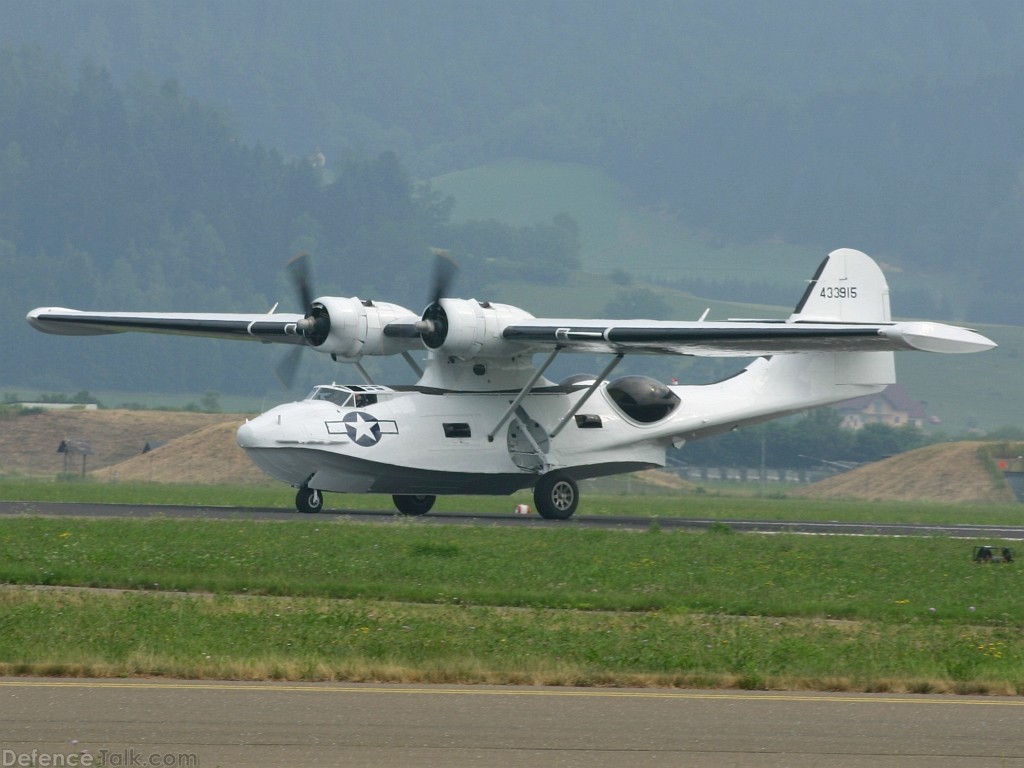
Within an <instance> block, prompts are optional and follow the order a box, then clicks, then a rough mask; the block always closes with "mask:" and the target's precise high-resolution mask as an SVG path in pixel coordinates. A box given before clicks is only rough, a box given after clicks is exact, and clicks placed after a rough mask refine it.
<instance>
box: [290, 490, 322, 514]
mask: <svg viewBox="0 0 1024 768" xmlns="http://www.w3.org/2000/svg"><path fill="white" fill-rule="evenodd" d="M295 508H296V509H297V510H299V512H304V513H306V514H312V513H314V512H321V511H323V508H324V495H323V493H322V492H321V491H320V490H318V489H317V488H299V492H298V493H297V494H295Z"/></svg>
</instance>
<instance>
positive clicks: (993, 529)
mask: <svg viewBox="0 0 1024 768" xmlns="http://www.w3.org/2000/svg"><path fill="white" fill-rule="evenodd" d="M0 515H47V516H50V515H52V516H69V517H171V518H196V517H199V518H211V519H225V520H238V519H248V520H315V519H331V518H339V517H340V518H348V519H352V520H365V521H372V522H381V523H386V522H398V521H410V520H415V521H416V522H418V523H422V524H424V525H480V524H490V525H522V526H526V525H540V526H550V525H562V526H564V525H575V526H581V527H589V528H627V529H635V530H646V529H647V528H649V527H650V526H651V525H652V524H654V523H657V525H659V526H660V527H662V528H689V529H694V530H700V529H705V528H709V527H710V526H712V525H716V524H717V525H722V524H726V525H728V526H730V527H731V528H732V529H733V530H736V531H743V532H751V533H805V534H821V535H850V536H949V537H952V538H964V539H986V538H988V539H1008V540H1024V526H1019V525H887V524H882V523H839V522H792V521H765V520H704V519H696V518H679V517H645V516H643V515H638V516H631V517H611V516H588V515H575V516H573V517H572V518H571V519H570V520H544V519H543V518H541V517H539V516H537V515H530V516H520V515H498V514H493V513H491V514H473V513H469V512H460V513H454V512H449V513H446V512H443V511H438V512H431V513H430V514H428V515H424V516H423V517H415V518H410V517H406V516H404V515H399V514H397V513H396V512H392V511H386V512H385V511H381V510H357V509H339V510H325V511H324V512H320V513H318V514H316V515H304V514H301V513H299V512H294V511H291V510H284V509H260V508H251V507H186V506H172V505H141V504H99V503H77V502H37V501H0Z"/></svg>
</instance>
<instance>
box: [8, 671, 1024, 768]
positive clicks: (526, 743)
mask: <svg viewBox="0 0 1024 768" xmlns="http://www.w3.org/2000/svg"><path fill="white" fill-rule="evenodd" d="M0 712H2V713H3V715H2V724H0V750H2V753H0V754H2V755H3V756H4V759H5V760H8V762H6V763H4V764H5V765H8V764H13V765H16V764H18V763H16V762H11V761H10V760H11V759H20V756H21V755H30V754H31V752H32V750H37V755H44V754H46V755H49V756H51V762H50V763H49V764H50V765H55V764H64V765H73V764H74V763H73V762H70V761H68V760H67V756H68V755H72V754H76V755H81V754H82V753H83V752H88V754H89V755H90V756H92V757H93V758H96V757H102V756H105V757H106V764H107V765H108V766H111V765H120V766H131V765H143V766H148V765H164V766H172V765H173V766H186V765H192V766H201V767H203V768H212V766H225V767H227V766H247V767H248V768H258V767H262V766H289V767H290V768H294V767H296V766H302V767H307V766H308V767H311V766H382V767H386V768H405V766H409V767H410V768H412V767H413V766H415V768H425V767H429V766H438V767H441V766H443V767H444V768H458V766H487V768H504V767H505V766H516V767H520V766H530V767H532V766H537V767H538V768H539V767H541V766H543V767H544V768H548V767H549V766H581V767H582V766H587V767H588V768H606V767H611V766H616V767H618V766H646V765H657V766H680V768H704V767H705V766H708V767H710V766H715V768H724V767H725V766H738V767H742V768H747V767H756V768H764V767H769V766H770V767H773V768H774V767H776V766H779V767H786V768H803V767H804V766H815V767H816V768H847V767H848V766H871V767H872V768H889V767H890V766H892V767H895V766H900V767H901V768H903V767H907V766H909V767H910V768H914V767H915V766H922V767H923V766H929V768H945V767H947V766H963V765H966V764H974V765H982V766H1013V765H1021V766H1024V729H1022V727H1021V725H1022V723H1024V699H1021V698H995V697H992V698H978V697H954V696H891V695H890V696H886V695H867V694H794V693H753V692H703V691H675V690H628V689H615V690H605V689H578V688H515V687H511V688H506V687H502V688H492V687H455V686H406V685H403V686H397V685H353V684H295V683H280V684H268V683H257V684H245V683H198V682H195V683H193V682H187V683H186V682H168V681H153V680H128V681H110V680H58V679H54V680H39V679H10V678H7V679H0ZM56 755H62V756H64V760H65V762H64V763H57V762H55V760H56V758H55V757H52V756H56ZM21 764H27V762H23V763H21ZM38 764H40V765H44V764H46V763H44V762H41V761H39V762H38ZM79 764H82V763H79Z"/></svg>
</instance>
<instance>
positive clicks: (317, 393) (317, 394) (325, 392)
mask: <svg viewBox="0 0 1024 768" xmlns="http://www.w3.org/2000/svg"><path fill="white" fill-rule="evenodd" d="M306 399H307V400H326V401H327V402H329V403H334V404H335V405H339V406H341V407H342V408H344V407H347V406H350V405H352V393H351V392H347V391H345V390H343V389H335V388H334V387H316V388H315V389H314V390H313V391H312V392H310V393H309V397H308V398H306Z"/></svg>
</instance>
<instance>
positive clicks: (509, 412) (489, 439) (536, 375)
mask: <svg viewBox="0 0 1024 768" xmlns="http://www.w3.org/2000/svg"><path fill="white" fill-rule="evenodd" d="M561 351H562V348H561V347H555V348H554V349H552V350H551V354H550V355H548V358H547V360H545V361H544V364H543V365H542V366H540V367H539V368H538V369H537V370H536V371H534V372H533V376H531V377H530V380H529V381H528V382H526V384H525V385H523V388H522V389H521V390H520V391H519V394H518V395H516V399H515V400H513V401H512V404H511V405H509V407H508V408H507V409H506V410H505V412H504V413H503V414H502V415H501V418H500V419H498V423H497V424H495V425H494V429H492V430H491V431H490V433H489V434H488V435H487V442H488V443H493V442H494V436H495V435H496V434H498V430H499V429H501V428H502V427H503V426H504V425H505V422H506V421H508V418H509V416H511V415H512V414H513V413H515V410H516V408H518V407H519V406H520V404H521V403H522V402H523V400H525V399H526V396H527V395H528V394H530V390H531V389H533V385H534V384H536V383H537V382H538V381H539V380H540V377H541V376H543V375H544V371H546V370H547V369H548V366H549V365H551V364H552V363H553V362H555V358H556V357H558V353H559V352H561Z"/></svg>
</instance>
